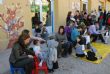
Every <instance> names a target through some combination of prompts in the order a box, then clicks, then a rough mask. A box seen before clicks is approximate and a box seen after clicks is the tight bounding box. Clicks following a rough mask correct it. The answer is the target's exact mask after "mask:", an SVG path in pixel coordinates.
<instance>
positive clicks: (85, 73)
mask: <svg viewBox="0 0 110 74" xmlns="http://www.w3.org/2000/svg"><path fill="white" fill-rule="evenodd" d="M10 51H11V49H8V50H6V51H5V52H2V53H0V74H10V72H9V63H8V58H9V54H10ZM58 62H59V69H57V70H55V72H54V73H53V74H110V55H109V56H108V57H107V58H106V59H105V60H103V62H102V63H101V64H92V63H88V62H84V61H82V60H80V59H78V58H76V57H73V56H68V57H67V58H60V59H58Z"/></svg>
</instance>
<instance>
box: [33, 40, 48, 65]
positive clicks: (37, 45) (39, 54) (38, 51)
mask: <svg viewBox="0 0 110 74" xmlns="http://www.w3.org/2000/svg"><path fill="white" fill-rule="evenodd" d="M33 44H34V46H33V50H34V52H35V55H36V56H37V57H38V58H39V59H40V60H41V61H40V63H39V66H42V63H43V61H44V60H45V59H46V55H45V54H46V53H45V52H44V51H42V50H41V47H40V41H38V40H34V41H33Z"/></svg>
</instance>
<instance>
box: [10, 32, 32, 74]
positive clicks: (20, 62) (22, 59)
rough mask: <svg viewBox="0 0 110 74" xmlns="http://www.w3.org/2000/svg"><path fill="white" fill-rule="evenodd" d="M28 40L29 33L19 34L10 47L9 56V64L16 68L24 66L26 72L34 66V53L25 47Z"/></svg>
mask: <svg viewBox="0 0 110 74" xmlns="http://www.w3.org/2000/svg"><path fill="white" fill-rule="evenodd" d="M29 42H30V36H29V34H26V35H21V36H19V38H18V41H17V42H16V43H15V44H14V46H13V48H12V51H11V54H10V58H9V62H10V64H12V65H13V66H14V67H17V68H19V67H20V68H24V69H25V72H26V74H31V72H32V70H33V68H34V60H33V56H32V55H34V53H32V52H30V51H29V50H28V49H27V45H28V43H29Z"/></svg>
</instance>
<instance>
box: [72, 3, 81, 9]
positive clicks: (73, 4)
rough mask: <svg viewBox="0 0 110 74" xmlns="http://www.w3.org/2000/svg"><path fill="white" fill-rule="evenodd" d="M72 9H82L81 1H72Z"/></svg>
mask: <svg viewBox="0 0 110 74" xmlns="http://www.w3.org/2000/svg"><path fill="white" fill-rule="evenodd" d="M72 9H73V10H80V3H78V2H72Z"/></svg>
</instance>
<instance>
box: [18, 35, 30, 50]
mask: <svg viewBox="0 0 110 74" xmlns="http://www.w3.org/2000/svg"><path fill="white" fill-rule="evenodd" d="M28 38H30V35H29V34H27V35H20V36H19V38H18V43H19V44H20V45H21V47H22V48H25V47H26V45H25V42H24V41H25V40H26V39H28Z"/></svg>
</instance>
